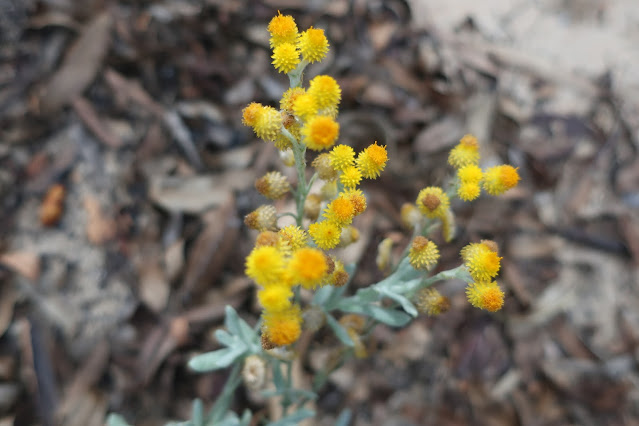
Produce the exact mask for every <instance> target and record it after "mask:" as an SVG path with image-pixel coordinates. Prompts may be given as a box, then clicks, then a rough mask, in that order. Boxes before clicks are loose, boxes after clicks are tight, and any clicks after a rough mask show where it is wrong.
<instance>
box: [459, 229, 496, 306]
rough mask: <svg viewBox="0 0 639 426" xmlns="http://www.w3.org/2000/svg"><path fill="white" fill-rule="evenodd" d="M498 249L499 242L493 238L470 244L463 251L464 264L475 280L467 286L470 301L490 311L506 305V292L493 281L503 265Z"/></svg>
mask: <svg viewBox="0 0 639 426" xmlns="http://www.w3.org/2000/svg"><path fill="white" fill-rule="evenodd" d="M497 251H498V247H497V243H495V242H494V241H491V240H482V241H481V242H480V243H471V244H468V245H467V246H466V247H464V248H463V249H462V251H461V256H462V259H463V260H464V265H465V266H466V267H467V268H468V272H470V276H471V277H473V280H474V282H473V283H471V284H469V285H468V287H467V288H466V295H467V296H468V301H469V302H470V304H471V305H473V306H474V307H476V308H481V309H486V310H487V311H490V312H495V311H498V310H500V309H501V307H502V306H503V305H504V292H503V291H501V289H500V288H499V285H497V282H496V281H493V279H494V278H495V276H497V273H498V272H499V268H500V266H501V265H500V262H501V257H499V255H498V253H497Z"/></svg>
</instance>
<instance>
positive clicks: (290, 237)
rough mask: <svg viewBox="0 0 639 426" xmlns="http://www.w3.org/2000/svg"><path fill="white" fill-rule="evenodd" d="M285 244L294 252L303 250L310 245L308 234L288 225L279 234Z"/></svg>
mask: <svg viewBox="0 0 639 426" xmlns="http://www.w3.org/2000/svg"><path fill="white" fill-rule="evenodd" d="M278 234H279V236H280V239H281V240H282V243H283V244H286V245H287V246H288V247H290V249H291V250H292V251H296V250H299V249H301V248H302V247H306V246H307V245H308V234H307V233H306V231H304V230H303V229H302V228H300V227H299V226H295V225H288V226H285V227H284V228H282V229H280V231H279V232H278Z"/></svg>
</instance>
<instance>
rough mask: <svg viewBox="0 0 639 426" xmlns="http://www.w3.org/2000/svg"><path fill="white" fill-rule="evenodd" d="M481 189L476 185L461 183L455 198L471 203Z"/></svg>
mask: <svg viewBox="0 0 639 426" xmlns="http://www.w3.org/2000/svg"><path fill="white" fill-rule="evenodd" d="M480 192H481V188H480V187H479V184H476V183H472V182H471V183H462V184H461V185H459V188H457V196H459V198H460V199H462V200H464V201H472V200H474V199H476V198H477V197H479V193H480Z"/></svg>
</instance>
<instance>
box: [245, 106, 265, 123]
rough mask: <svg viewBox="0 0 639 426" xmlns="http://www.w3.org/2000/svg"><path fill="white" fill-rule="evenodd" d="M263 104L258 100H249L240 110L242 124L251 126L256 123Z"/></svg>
mask: <svg viewBox="0 0 639 426" xmlns="http://www.w3.org/2000/svg"><path fill="white" fill-rule="evenodd" d="M263 108H264V105H262V104H260V103H258V102H251V103H250V104H248V106H246V108H244V109H243V110H242V124H244V125H245V126H250V127H253V126H255V123H257V117H259V115H260V114H261V113H262V109H263Z"/></svg>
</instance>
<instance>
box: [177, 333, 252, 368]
mask: <svg viewBox="0 0 639 426" xmlns="http://www.w3.org/2000/svg"><path fill="white" fill-rule="evenodd" d="M246 350H247V347H246V345H244V344H243V343H242V342H240V341H237V343H236V344H235V346H232V347H229V348H224V349H220V350H217V351H213V352H208V353H205V354H202V355H198V356H196V357H195V358H191V360H190V361H189V367H190V368H191V369H192V370H195V371H198V372H200V373H204V372H207V371H214V370H219V369H220V368H226V367H228V366H229V365H231V364H233V363H234V362H235V360H236V359H237V358H239V357H240V356H242V355H244V353H245V352H246Z"/></svg>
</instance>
